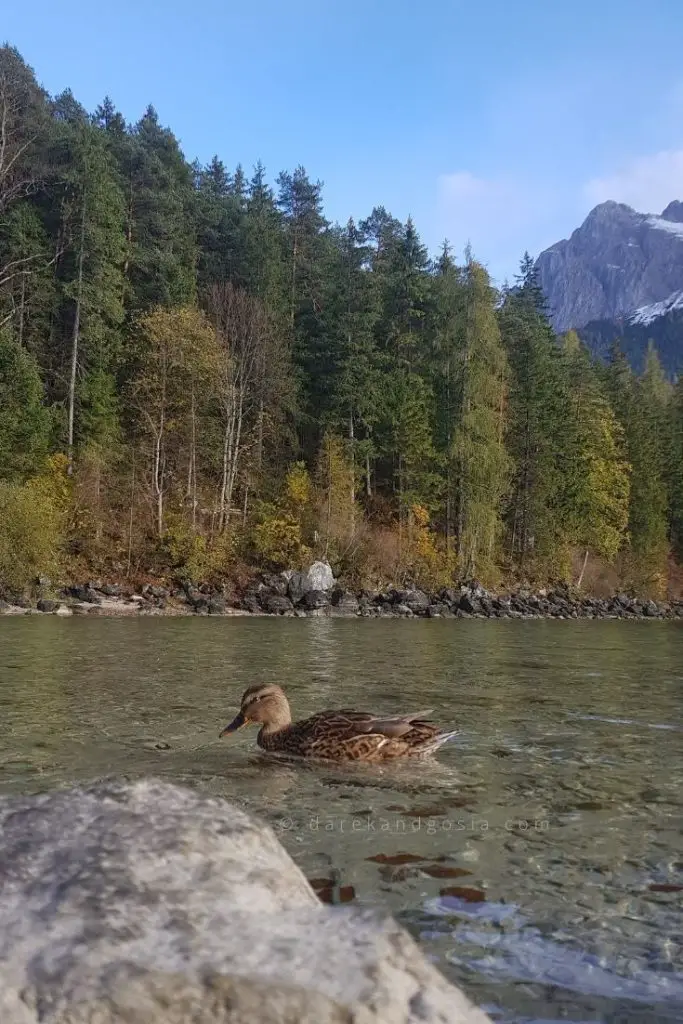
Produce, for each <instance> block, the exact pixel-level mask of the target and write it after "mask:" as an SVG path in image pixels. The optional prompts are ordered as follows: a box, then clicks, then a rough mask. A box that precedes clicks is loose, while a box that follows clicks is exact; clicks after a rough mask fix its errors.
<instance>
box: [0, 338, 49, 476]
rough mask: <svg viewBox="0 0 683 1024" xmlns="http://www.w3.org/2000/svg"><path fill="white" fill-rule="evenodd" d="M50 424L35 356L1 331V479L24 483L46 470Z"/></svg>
mask: <svg viewBox="0 0 683 1024" xmlns="http://www.w3.org/2000/svg"><path fill="white" fill-rule="evenodd" d="M49 426H50V423H49V417H48V415H47V411H46V410H45V408H44V406H43V384H42V381H41V379H40V373H39V371H38V366H37V364H36V361H35V359H34V358H33V356H32V355H30V353H29V352H27V351H26V349H23V348H21V346H20V345H18V344H17V342H16V341H15V340H14V338H13V337H12V336H11V334H10V332H9V331H8V330H7V329H5V330H2V331H0V480H4V481H9V482H10V483H22V482H23V481H24V480H26V479H27V478H28V477H30V476H32V475H34V474H36V473H39V472H40V471H41V470H42V469H43V463H44V462H45V459H46V457H47V451H48V440H49Z"/></svg>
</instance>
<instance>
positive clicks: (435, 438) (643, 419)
mask: <svg viewBox="0 0 683 1024" xmlns="http://www.w3.org/2000/svg"><path fill="white" fill-rule="evenodd" d="M0 123H1V124H2V131H1V133H0V515H1V516H2V521H3V526H4V528H3V529H2V534H1V535H0V582H4V583H5V585H6V586H15V587H19V586H20V585H23V583H25V582H26V581H27V580H28V579H29V578H30V577H31V576H32V575H36V574H39V573H41V572H46V571H48V569H50V567H52V568H51V569H50V571H54V572H60V571H61V572H71V573H78V572H80V573H91V574H92V573H107V572H114V573H121V572H124V571H125V572H126V573H156V572H161V573H171V572H172V573H175V574H181V575H182V574H185V575H188V576H189V575H194V576H201V575H205V576H208V575H211V574H215V575H220V574H221V573H230V572H234V573H239V572H240V571H242V570H244V571H246V570H247V569H248V567H249V566H255V565H259V566H269V567H272V568H282V567H285V566H288V565H294V564H297V563H299V562H302V561H304V560H305V559H306V558H307V557H310V556H311V555H312V554H318V555H321V554H324V555H326V556H327V557H329V558H330V559H332V560H333V562H334V563H335V566H336V568H337V569H338V571H341V572H346V573H347V574H348V575H350V576H354V577H357V578H358V579H363V580H366V581H368V582H371V581H373V580H375V581H376V582H379V581H380V580H381V579H382V578H384V579H386V578H389V577H392V576H393V578H395V579H406V578H410V577H412V578H414V579H416V580H418V581H424V582H425V584H426V583H434V584H436V583H442V584H446V583H448V582H450V581H451V580H454V579H457V578H472V577H477V578H480V579H484V580H491V581H493V580H495V579H497V578H498V579H499V578H500V577H501V576H505V575H516V576H518V577H519V576H523V577H526V578H528V579H530V580H532V579H533V580H542V579H543V580H548V579H557V578H571V577H572V573H573V575H574V577H576V570H575V568H574V569H573V568H572V558H574V559H575V558H576V553H577V552H580V554H581V556H582V558H583V562H582V565H583V567H584V568H585V565H586V561H587V560H588V558H589V556H590V557H591V558H596V557H597V558H600V559H604V560H606V561H608V562H611V563H615V564H616V565H617V566H618V567H619V572H620V573H621V576H622V579H623V581H624V585H630V586H633V587H640V588H647V589H650V590H652V591H656V590H657V589H659V590H661V589H662V587H663V586H664V585H665V580H666V561H667V556H668V553H669V551H670V550H671V549H674V550H676V551H678V552H679V553H680V551H681V549H682V548H683V385H682V384H681V383H680V382H679V383H678V384H674V383H672V382H671V381H669V380H667V379H666V377H665V375H664V374H663V372H662V369H661V366H660V364H659V361H658V358H657V355H656V352H655V350H654V348H653V347H651V348H650V350H649V352H648V355H647V359H646V363H645V369H644V371H643V372H642V374H640V375H639V376H635V375H634V374H633V372H632V371H631V369H630V368H629V365H628V363H627V361H626V360H625V358H624V357H623V355H622V354H621V353H620V352H619V350H618V347H616V345H615V347H614V349H613V352H612V355H611V358H610V360H609V361H608V363H607V364H606V365H603V364H602V363H597V362H595V361H593V360H592V359H591V357H590V355H589V353H588V351H587V350H586V348H585V347H584V346H583V345H582V343H581V342H580V341H579V339H578V337H577V336H576V335H575V334H574V333H573V332H569V333H568V334H567V335H565V336H562V337H559V338H558V337H556V336H555V335H554V333H553V331H552V329H551V327H550V324H549V321H548V318H547V315H546V310H545V306H544V301H543V296H542V294H541V292H540V290H539V288H538V285H537V282H536V278H535V273H534V266H533V262H532V260H531V259H530V258H529V257H528V255H527V256H525V257H524V258H523V260H522V263H521V267H520V273H519V276H518V279H517V281H516V283H515V285H514V286H513V287H511V288H508V287H506V288H504V289H503V290H502V291H498V290H496V289H494V288H493V287H492V285H491V282H490V280H489V277H488V274H487V272H486V270H485V268H484V267H483V266H482V265H481V263H479V262H478V261H477V260H476V259H475V258H474V256H473V255H472V253H471V252H469V251H468V252H466V253H465V255H464V258H463V260H462V261H460V262H459V261H457V260H456V259H455V258H454V256H453V253H452V251H451V248H450V246H449V244H448V243H447V242H444V244H443V246H442V248H441V251H440V253H439V254H438V256H437V257H436V258H434V259H433V258H430V256H429V254H428V252H427V249H426V247H425V246H424V245H423V244H422V242H421V240H420V237H419V234H418V232H417V230H416V227H415V225H414V224H413V222H412V221H411V220H410V219H409V220H408V221H407V222H406V223H402V222H401V221H399V220H397V219H396V218H394V217H393V216H391V214H390V213H389V212H388V211H387V210H386V209H385V208H384V207H382V206H377V207H375V208H374V209H373V210H372V211H371V213H370V214H369V216H368V217H367V218H366V219H364V220H361V221H360V222H358V223H355V222H354V221H353V220H349V221H348V223H346V224H345V225H339V224H333V223H330V222H329V221H328V220H327V219H326V217H325V215H324V211H323V197H322V184H321V183H320V182H319V181H314V180H312V179H311V178H310V177H309V175H308V174H307V172H306V171H305V169H304V168H303V167H297V168H296V169H295V170H293V171H291V172H290V171H285V172H282V173H280V174H279V176H278V177H277V179H276V180H275V182H274V183H273V184H271V183H270V182H269V180H268V177H267V174H266V170H265V168H264V167H263V166H262V165H261V164H257V166H256V167H255V168H254V169H253V171H252V173H251V174H250V176H248V175H247V174H246V173H245V171H244V170H243V168H242V167H241V166H239V165H238V166H237V167H236V169H235V170H233V171H229V170H228V169H227V168H226V166H225V165H224V164H223V163H222V161H221V160H220V159H219V158H218V157H214V159H213V160H212V161H211V162H210V163H209V164H208V165H207V166H201V165H200V164H198V163H196V162H195V163H190V162H188V160H187V159H186V157H185V156H184V154H183V153H182V151H181V148H180V146H179V144H178V142H177V140H176V138H175V137H174V135H173V133H172V132H171V131H170V130H169V129H168V128H165V127H163V126H162V125H161V124H160V123H159V119H158V117H157V114H156V113H155V111H154V109H153V108H152V107H148V108H147V110H146V111H145V113H144V115H143V116H142V118H141V119H140V120H139V121H138V122H137V123H136V124H132V125H131V124H127V123H126V121H125V120H124V118H123V117H122V115H121V114H120V113H119V112H118V111H117V110H116V108H115V106H114V104H113V103H112V101H111V100H110V99H105V100H104V101H103V102H102V103H101V104H100V106H98V108H97V110H96V111H95V112H94V113H88V112H87V111H86V110H85V109H84V108H83V107H82V106H81V105H80V104H79V103H78V101H77V100H76V99H75V97H74V96H73V95H72V94H71V92H69V91H67V92H65V93H62V94H61V95H59V96H56V97H51V96H49V95H48V94H47V93H46V92H45V91H44V90H43V89H42V88H41V87H40V86H39V84H38V82H37V80H36V78H35V75H34V73H33V71H32V70H31V69H30V68H29V67H28V66H27V65H26V64H25V62H24V61H23V59H22V58H21V56H20V54H19V53H18V52H17V51H16V50H15V49H13V48H11V47H10V46H4V47H3V48H2V49H0ZM579 575H580V573H579ZM574 581H575V582H576V579H575V580H574Z"/></svg>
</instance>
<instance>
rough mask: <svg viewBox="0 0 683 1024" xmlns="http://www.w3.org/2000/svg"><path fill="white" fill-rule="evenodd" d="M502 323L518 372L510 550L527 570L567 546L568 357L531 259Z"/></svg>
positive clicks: (513, 384)
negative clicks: (530, 561)
mask: <svg viewBox="0 0 683 1024" xmlns="http://www.w3.org/2000/svg"><path fill="white" fill-rule="evenodd" d="M500 325H501V335H502V338H503V341H504V344H505V348H506V350H507V354H508V360H509V364H510V371H511V372H510V416H509V419H508V424H507V441H508V450H509V452H510V455H511V457H512V459H513V462H514V465H515V476H514V480H513V489H512V496H511V502H510V505H509V509H508V514H507V520H508V530H509V536H510V541H509V544H510V550H511V552H512V554H513V556H515V557H516V558H518V560H519V563H520V567H521V568H524V565H525V562H526V560H527V557H528V556H529V555H536V556H537V557H540V558H542V559H547V558H548V557H550V556H552V553H553V552H554V551H556V550H557V547H558V545H562V544H564V542H565V537H564V536H563V530H562V523H561V519H560V518H559V517H558V506H559V496H560V494H561V491H562V487H563V473H564V471H565V468H564V467H563V465H562V462H563V460H562V453H563V448H564V444H565V442H564V436H563V435H564V431H565V426H566V416H567V412H568V406H567V387H566V381H564V380H563V375H562V366H561V361H560V354H559V351H558V349H557V346H556V344H555V340H554V335H553V333H552V329H551V327H550V324H549V323H548V320H547V318H546V316H545V313H544V311H543V307H542V304H541V297H540V295H539V289H538V285H537V282H536V277H535V273H534V270H533V266H532V265H531V264H530V261H529V260H528V258H526V257H525V259H524V260H523V261H522V266H521V273H520V275H519V278H518V287H517V290H516V291H511V292H509V293H508V294H507V295H506V297H505V301H504V303H503V306H502V308H501V311H500Z"/></svg>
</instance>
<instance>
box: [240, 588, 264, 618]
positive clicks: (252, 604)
mask: <svg viewBox="0 0 683 1024" xmlns="http://www.w3.org/2000/svg"><path fill="white" fill-rule="evenodd" d="M240 605H241V607H242V608H243V609H244V611H245V612H251V613H252V615H256V614H258V612H260V611H261V605H260V603H259V599H258V597H257V596H256V594H252V593H250V594H245V595H244V597H243V598H242V600H241V602H240Z"/></svg>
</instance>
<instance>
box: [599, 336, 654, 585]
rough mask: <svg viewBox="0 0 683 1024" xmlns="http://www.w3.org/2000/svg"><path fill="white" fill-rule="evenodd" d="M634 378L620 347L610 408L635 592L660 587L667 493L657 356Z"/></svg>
mask: <svg viewBox="0 0 683 1024" xmlns="http://www.w3.org/2000/svg"><path fill="white" fill-rule="evenodd" d="M648 363H649V370H646V373H645V375H644V377H643V378H642V379H641V380H636V379H635V378H634V376H633V374H632V372H631V370H630V369H629V367H628V364H627V363H626V360H625V358H624V357H623V355H622V354H621V353H620V352H619V350H618V349H614V350H613V352H612V360H611V365H610V367H609V369H608V371H607V382H608V387H609V389H610V396H611V399H612V405H613V408H614V409H615V411H616V414H617V416H618V418H619V420H620V422H621V424H622V426H623V429H624V434H625V438H626V452H627V457H628V461H629V463H630V465H631V490H630V501H629V516H628V533H629V549H630V552H631V556H632V557H631V563H632V569H631V575H632V580H631V582H632V585H633V587H634V589H638V588H642V587H652V588H653V589H654V590H655V591H656V590H658V589H660V588H661V581H662V578H663V573H664V571H665V559H666V550H667V493H666V485H665V481H664V475H663V452H662V447H661V442H662V434H661V429H662V408H661V405H660V403H661V402H662V401H663V400H664V388H663V381H662V377H661V368H660V367H659V365H658V361H657V359H656V355H654V353H651V354H650V356H649V358H648Z"/></svg>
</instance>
